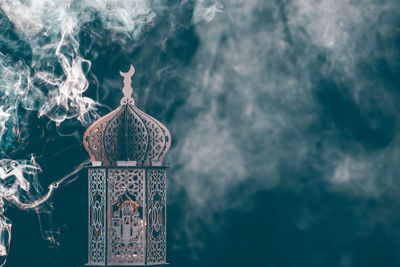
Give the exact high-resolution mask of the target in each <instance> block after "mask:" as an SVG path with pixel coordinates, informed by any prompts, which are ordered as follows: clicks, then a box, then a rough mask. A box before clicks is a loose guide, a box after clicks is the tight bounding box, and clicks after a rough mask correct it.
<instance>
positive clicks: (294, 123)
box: [170, 0, 400, 256]
mask: <svg viewBox="0 0 400 267" xmlns="http://www.w3.org/2000/svg"><path fill="white" fill-rule="evenodd" d="M396 5H397V4H396V3H395V1H383V2H376V1H314V0H310V1H296V0H294V1H241V0H236V1H224V3H223V12H221V13H217V14H216V15H215V17H214V19H213V20H212V21H211V22H210V23H209V24H204V23H199V24H197V25H196V34H197V35H198V37H199V47H198V49H197V51H196V54H195V56H194V59H193V60H192V61H191V64H190V70H189V71H188V72H189V73H185V75H186V76H187V79H186V81H187V82H186V86H187V87H189V88H191V89H190V95H189V97H188V100H187V101H186V103H185V104H184V105H183V107H182V108H181V109H180V114H185V115H182V116H181V117H180V119H181V121H180V122H179V123H182V124H184V125H186V126H185V127H184V128H183V127H182V128H181V131H179V132H178V134H177V135H178V136H180V140H183V141H182V142H180V144H179V147H175V148H174V150H173V152H172V153H173V156H172V157H173V158H174V159H175V158H177V159H178V166H179V169H178V170H176V171H174V170H172V171H173V174H172V175H171V179H173V180H174V181H173V185H174V188H172V189H171V188H170V190H171V191H173V195H176V196H179V194H180V193H182V192H187V199H188V203H186V204H185V207H184V213H185V214H186V216H185V222H184V223H182V225H181V227H182V228H184V229H186V236H185V235H184V234H183V235H181V236H180V237H179V238H178V239H183V240H187V242H188V243H189V244H190V246H191V247H192V248H193V250H192V251H197V253H194V255H195V256H198V255H199V254H198V253H199V252H198V251H199V250H198V249H201V248H204V247H205V246H206V244H205V243H204V242H205V241H204V238H203V237H202V233H201V230H200V229H203V228H201V227H199V225H201V224H202V223H206V225H207V226H208V228H209V229H210V230H209V231H211V232H218V231H220V230H222V229H223V227H224V226H226V224H225V223H224V222H221V221H217V220H216V219H215V214H221V213H222V212H226V211H232V210H234V209H235V210H241V211H243V212H245V211H246V210H249V209H252V208H253V203H251V202H250V199H251V196H253V195H254V194H255V193H257V192H262V191H267V190H272V189H274V188H281V190H290V191H293V192H297V193H299V194H301V192H303V191H305V190H312V191H313V190H315V191H314V192H317V191H318V192H322V191H320V190H324V191H325V192H333V193H335V194H340V195H343V196H346V197H350V198H351V197H353V198H355V197H359V198H365V199H371V198H372V199H374V198H379V197H380V196H382V194H385V193H388V192H391V191H392V190H393V184H395V183H396V182H395V179H396V174H399V173H400V169H399V168H398V167H397V166H396V164H394V165H393V163H394V162H397V159H398V156H397V155H396V152H395V151H396V148H397V147H398V145H399V144H398V138H397V137H396V136H395V134H394V131H395V129H396V128H397V127H396V126H395V125H396V124H397V120H398V118H399V116H398V114H399V109H398V105H396V104H395V103H396V102H397V101H398V93H396V92H395V90H397V89H394V88H391V87H392V85H391V83H394V84H397V85H398V79H397V78H394V77H395V75H397V76H398V75H399V71H398V70H399V68H398V67H399V63H398V62H399V61H398V59H399V54H398V51H397V50H396V49H397V48H396V47H395V44H396V36H397V38H398V30H399V28H398V27H397V28H390V25H396V23H397V25H399V24H398V22H399V19H398V15H399V8H398V6H396ZM396 7H397V8H396ZM194 17H196V16H195V15H194ZM195 19H196V18H195ZM383 44H385V47H382V45H383ZM376 62H379V63H378V64H382V66H383V67H384V68H385V71H386V73H384V74H382V73H379V70H378V69H374V68H375V67H374V65H375V64H376ZM378 75H388V76H389V77H387V79H391V80H382V79H381V78H377V76H378ZM186 114H192V116H191V118H190V119H188V118H187V117H188V116H187V115H186ZM178 117H179V115H178ZM175 119H176V118H175ZM176 120H179V119H176ZM183 137H184V138H183ZM388 169H390V171H388ZM316 185H319V186H318V187H317V186H316ZM314 187H315V188H314ZM312 188H314V189H312ZM322 188H323V189H322ZM177 199H181V198H177ZM172 201H174V200H173V199H172ZM293 208H294V209H299V210H300V211H299V213H304V214H306V213H307V212H306V211H305V209H306V207H304V206H299V207H293ZM303 209H304V210H303ZM299 220H300V219H299ZM200 222H201V223H200ZM368 223H372V221H371V222H368ZM299 224H300V223H299ZM182 244H184V245H186V244H187V243H186V242H183V243H182ZM184 245H183V246H184ZM178 249H182V250H183V249H184V248H183V247H180V248H178Z"/></svg>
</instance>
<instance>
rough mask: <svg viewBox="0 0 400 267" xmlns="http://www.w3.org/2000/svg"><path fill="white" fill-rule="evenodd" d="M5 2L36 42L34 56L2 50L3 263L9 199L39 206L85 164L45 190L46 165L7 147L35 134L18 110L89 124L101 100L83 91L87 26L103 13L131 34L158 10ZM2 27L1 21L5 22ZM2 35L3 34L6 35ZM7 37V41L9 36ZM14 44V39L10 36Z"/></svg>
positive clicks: (99, 1) (140, 1)
mask: <svg viewBox="0 0 400 267" xmlns="http://www.w3.org/2000/svg"><path fill="white" fill-rule="evenodd" d="M0 8H1V10H2V12H4V15H5V16H6V19H7V20H8V21H9V23H10V24H11V25H10V26H9V29H8V30H10V31H13V32H14V33H15V34H16V36H17V37H18V38H19V40H20V42H24V43H26V45H27V46H28V47H29V48H30V49H31V51H30V52H31V56H30V57H29V59H28V60H27V59H26V58H20V57H19V56H18V55H13V54H3V53H0V73H1V76H0V101H1V102H0V103H1V105H0V145H1V147H0V153H1V155H2V157H3V159H0V181H1V183H0V211H1V212H0V242H1V244H0V259H1V261H0V266H2V265H4V264H5V261H6V257H7V254H8V251H9V248H10V241H11V221H10V220H9V219H8V218H6V217H5V216H4V214H3V212H4V210H5V203H4V201H8V202H11V203H13V204H14V205H16V206H17V207H19V208H20V209H34V210H38V208H39V207H40V205H42V204H43V203H44V202H46V201H48V200H49V198H50V197H51V195H52V193H53V191H54V189H55V188H57V187H58V185H59V184H60V183H63V182H67V181H68V179H69V177H70V176H71V175H73V174H76V173H77V172H78V171H79V170H81V169H82V168H83V167H84V166H85V164H87V162H83V163H82V164H80V165H79V166H77V167H76V168H75V170H73V171H72V172H71V173H70V174H69V175H67V176H65V177H63V178H61V179H59V180H58V181H57V182H55V183H53V184H51V185H50V186H49V188H48V190H47V193H45V192H43V190H41V188H40V184H39V181H38V178H37V172H40V171H41V168H40V166H39V165H38V164H37V163H36V161H35V158H34V157H33V156H32V157H31V160H30V161H27V160H13V159H10V158H9V157H8V154H9V151H11V150H12V151H18V150H21V149H22V148H24V147H25V146H26V144H27V143H28V141H29V140H27V138H29V136H28V135H27V133H24V128H25V123H26V118H24V117H23V116H22V114H20V111H19V110H20V109H21V108H22V109H24V110H26V111H31V112H36V113H37V116H38V117H47V118H48V119H49V120H50V121H52V122H54V123H55V125H56V126H57V127H58V126H60V125H62V124H63V123H67V124H68V123H69V122H70V121H73V120H78V121H79V122H80V123H81V124H82V125H83V126H88V125H89V124H90V123H91V122H93V121H94V120H95V119H96V118H98V117H99V114H98V113H97V109H98V106H100V103H98V102H97V101H96V100H95V99H92V98H89V97H87V96H85V95H84V94H85V92H86V91H87V89H88V87H89V82H88V80H87V78H86V75H87V73H88V72H89V70H90V68H91V62H90V61H89V60H87V59H85V58H83V57H82V56H81V54H80V50H79V48H80V44H79V41H80V40H79V32H80V30H81V27H82V26H83V25H84V24H85V23H87V22H90V21H92V20H93V19H94V16H95V14H96V16H98V18H100V20H101V21H102V23H103V25H104V27H105V28H107V29H110V30H112V31H114V32H122V33H124V34H125V35H126V36H128V38H131V39H134V38H137V37H138V36H140V33H141V30H142V28H143V27H144V26H145V25H147V24H149V23H150V22H151V21H152V20H153V19H154V17H155V15H156V14H155V12H153V11H152V10H151V8H150V3H149V1H147V0H136V1H118V0H116V1H103V0H94V1H92V0H88V1H70V0H56V1H53V0H32V1H18V0H3V1H1V3H0ZM2 27H3V25H2ZM2 39H3V37H2ZM4 40H6V41H7V39H6V38H5V39H4ZM9 44H10V46H13V45H15V44H14V43H13V42H12V41H11V40H9Z"/></svg>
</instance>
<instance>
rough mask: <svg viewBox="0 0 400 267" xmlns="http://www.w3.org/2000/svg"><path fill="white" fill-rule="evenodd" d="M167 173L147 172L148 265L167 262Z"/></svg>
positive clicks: (158, 171)
mask: <svg viewBox="0 0 400 267" xmlns="http://www.w3.org/2000/svg"><path fill="white" fill-rule="evenodd" d="M165 178H166V172H165V170H163V169H149V170H147V190H148V191H147V195H148V229H147V231H148V235H147V236H148V240H147V263H148V264H161V263H165V262H166V226H167V225H166V224H167V222H166V201H167V199H166V179H165Z"/></svg>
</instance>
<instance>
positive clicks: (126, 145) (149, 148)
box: [83, 65, 171, 166]
mask: <svg viewBox="0 0 400 267" xmlns="http://www.w3.org/2000/svg"><path fill="white" fill-rule="evenodd" d="M134 73H135V69H134V68H133V66H132V65H131V67H130V70H129V71H128V72H127V73H123V72H120V74H121V76H122V77H124V87H123V89H122V91H123V94H124V97H123V98H122V99H121V105H120V106H119V107H118V108H117V109H115V110H113V111H112V112H110V113H108V114H107V115H105V116H103V117H101V118H100V119H98V120H97V121H95V122H94V123H93V124H92V125H90V126H89V128H88V129H87V130H86V132H85V133H84V136H83V143H84V146H85V148H86V150H87V151H88V153H89V155H90V158H91V160H92V162H102V165H103V166H115V165H123V164H127V165H138V166H160V165H161V164H162V160H163V157H164V155H165V153H166V152H167V151H168V149H169V147H170V145H171V135H170V133H169V131H168V129H167V128H166V127H165V126H164V125H163V124H162V123H161V122H159V121H158V120H156V119H155V118H153V117H151V116H150V115H148V114H146V113H144V112H143V111H141V110H140V109H139V108H137V107H136V106H135V101H134V99H133V98H132V87H131V81H132V80H131V77H132V76H133V74H134Z"/></svg>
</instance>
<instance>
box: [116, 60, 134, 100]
mask: <svg viewBox="0 0 400 267" xmlns="http://www.w3.org/2000/svg"><path fill="white" fill-rule="evenodd" d="M119 74H120V75H121V76H122V77H124V88H122V93H123V94H124V97H123V98H122V99H121V105H123V104H127V103H129V104H132V105H135V100H134V99H133V98H132V86H131V83H132V76H133V74H135V68H134V67H133V65H132V64H131V68H130V69H129V71H128V72H122V71H120V72H119Z"/></svg>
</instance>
